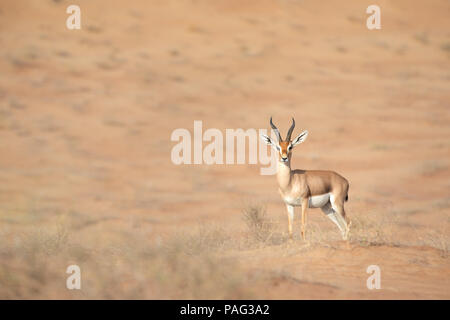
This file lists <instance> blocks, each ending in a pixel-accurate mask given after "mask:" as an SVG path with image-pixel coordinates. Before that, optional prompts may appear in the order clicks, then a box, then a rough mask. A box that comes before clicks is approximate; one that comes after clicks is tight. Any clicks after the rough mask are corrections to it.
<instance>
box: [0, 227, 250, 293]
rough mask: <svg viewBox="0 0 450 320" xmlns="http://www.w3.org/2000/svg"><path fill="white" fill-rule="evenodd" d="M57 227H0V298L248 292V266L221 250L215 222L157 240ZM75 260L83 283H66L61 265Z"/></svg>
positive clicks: (223, 239) (223, 238) (223, 244)
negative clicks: (79, 238) (96, 238)
mask: <svg viewBox="0 0 450 320" xmlns="http://www.w3.org/2000/svg"><path fill="white" fill-rule="evenodd" d="M67 230H68V229H67V228H62V227H48V228H41V229H39V231H36V232H35V231H31V232H29V233H27V232H23V233H22V234H21V235H20V237H15V236H13V235H12V234H11V233H9V232H0V243H1V246H0V298H4V299H14V298H40V299H43V298H47V299H52V298H60V299H86V298H87V299H118V298H120V299H143V298H144V299H148V298H149V299H231V298H249V297H251V296H252V292H251V286H246V285H245V283H246V281H247V277H246V274H245V273H244V272H243V271H242V269H241V268H240V266H239V263H238V261H237V260H236V259H233V258H229V257H228V258H227V257H225V256H224V255H222V250H224V249H226V248H228V246H229V245H231V242H230V237H229V236H228V235H227V234H226V233H225V232H224V231H223V230H222V229H219V228H215V227H208V226H207V225H206V226H201V227H199V228H197V229H196V230H194V231H192V232H190V233H189V234H175V235H169V236H168V237H166V238H165V240H164V241H163V242H162V243H160V244H155V243H152V242H151V241H150V239H148V238H147V237H146V236H145V234H142V233H139V232H124V233H123V234H120V235H115V236H114V237H113V238H111V239H108V240H107V241H105V239H102V240H103V242H102V243H103V244H101V245H100V244H98V243H96V242H92V241H90V242H89V245H88V246H87V245H86V243H84V245H82V244H81V243H76V242H74V241H73V240H71V237H69V235H70V231H67ZM71 264H76V265H79V266H80V268H81V274H82V289H81V290H68V289H66V288H65V283H66V279H67V277H68V275H67V274H66V269H67V267H68V266H69V265H71Z"/></svg>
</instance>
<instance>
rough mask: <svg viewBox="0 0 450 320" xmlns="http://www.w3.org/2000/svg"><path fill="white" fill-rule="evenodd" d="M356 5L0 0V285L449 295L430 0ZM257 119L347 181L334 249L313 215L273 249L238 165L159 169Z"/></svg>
mask: <svg viewBox="0 0 450 320" xmlns="http://www.w3.org/2000/svg"><path fill="white" fill-rule="evenodd" d="M377 3H378V4H379V5H380V7H381V10H382V12H381V23H382V29H381V30H377V31H369V30H368V29H367V28H366V26H365V19H366V17H367V16H368V15H367V14H366V13H365V9H366V4H364V3H361V1H357V0H354V1H294V0H290V1H287V0H283V1H266V0H259V1H256V0H255V1H253V0H252V1H237V0H215V1H197V0H190V1H188V0H176V1H175V0H164V1H162V0H161V1H154V0H152V1H148V0H146V1H144V0H132V1H100V0H96V1H91V0H90V1H87V0H80V1H78V4H79V5H80V7H81V11H82V29H81V30H73V31H69V30H67V29H66V27H65V20H66V18H67V17H68V15H67V14H66V13H65V10H66V7H67V6H68V5H69V4H72V2H71V1H56V0H55V1H50V0H27V1H22V0H21V1H9V0H4V1H1V2H0V56H1V59H0V155H1V156H0V181H1V184H0V238H1V239H0V243H1V245H0V255H1V256H0V297H1V298H39V299H41V298H64V299H92V298H132V299H141V298H153V299H155V298H156V299H158V298H223V297H226V298H270V299H277V298H286V299H308V298H312V299H320V298H325V299H344V298H356V299H381V298H386V299H398V298H407V299H416V298H421V299H429V298H438V299H449V298H450V263H449V255H448V250H449V243H450V240H449V238H450V224H449V217H450V216H449V214H450V196H449V193H450V184H449V177H450V167H449V156H450V152H449V148H450V139H449V138H450V126H449V124H450V112H449V108H450V90H449V89H450V20H449V19H448V15H449V13H450V12H449V11H450V3H449V2H448V1H446V0H441V1H438V0H433V1H426V2H423V1H406V0H405V1H395V2H393V1H377ZM272 115H273V116H274V119H275V122H276V123H277V125H278V126H279V128H280V129H281V131H282V133H283V134H285V132H286V130H287V128H288V126H289V121H290V118H291V117H292V116H293V117H295V119H296V121H297V127H296V130H295V133H298V132H300V130H301V129H308V130H309V132H310V135H309V137H308V139H307V141H306V142H305V143H303V144H302V145H301V146H299V147H298V148H297V149H296V150H294V155H293V167H294V168H302V169H330V170H335V171H337V172H339V173H340V174H341V175H343V176H345V177H346V178H347V179H348V180H349V181H350V192H349V198H350V199H349V202H348V203H347V205H346V210H347V214H348V216H349V217H350V219H352V221H354V223H353V226H354V232H353V233H352V234H351V240H350V242H349V243H344V242H342V241H341V240H340V239H339V234H338V232H337V230H336V229H335V227H334V226H333V225H331V223H330V222H329V220H328V219H327V218H326V217H324V216H323V214H322V212H321V211H320V210H318V209H316V210H311V211H310V212H309V221H310V223H309V225H308V227H309V228H310V229H309V230H310V231H309V233H308V242H306V243H305V242H303V241H302V240H301V239H300V236H299V230H300V228H299V225H298V224H296V226H295V232H296V236H295V239H294V241H293V242H288V241H287V237H286V229H287V219H286V212H285V207H284V205H283V204H282V202H281V199H280V197H279V195H278V192H277V184H276V179H275V176H263V175H260V172H259V170H260V165H250V164H249V165H210V166H209V165H205V164H203V165H180V166H177V165H174V164H173V163H172V161H171V158H170V154H171V150H172V147H173V146H174V145H175V143H174V142H172V141H170V136H171V133H172V132H173V130H175V129H177V128H186V129H188V130H190V131H191V132H192V130H193V123H194V120H202V121H203V127H204V129H206V128H218V129H220V130H222V131H223V132H225V129H226V128H244V129H248V128H268V127H269V124H268V119H269V117H270V116H272ZM295 133H294V134H295ZM249 203H250V204H249ZM255 204H257V205H256V206H257V207H258V206H262V207H265V208H266V216H265V219H266V220H267V221H269V222H270V223H269V222H268V223H267V224H264V226H265V227H263V228H262V229H264V230H262V231H261V230H256V231H255V229H254V228H253V229H252V227H250V228H248V227H247V225H246V223H245V220H244V219H243V213H242V212H243V210H245V209H246V208H247V209H248V208H249V207H252V206H253V207H254V206H255ZM258 210H259V211H258V212H259V213H260V214H261V212H263V211H264V210H262V209H258ZM199 230H200V231H199ZM205 230H206V231H205ZM261 232H262V233H263V236H261V234H260V233H261ZM268 234H269V235H268ZM69 264H77V265H80V267H81V270H82V275H83V278H82V279H83V280H82V281H83V282H82V283H83V285H82V290H80V291H76V290H72V291H69V290H67V289H66V288H65V281H66V278H67V276H68V275H67V274H66V273H65V271H66V270H65V268H66V267H67V266H68V265H69ZM369 265H378V266H379V267H380V269H381V286H382V288H381V289H380V290H368V289H367V287H366V280H367V278H368V277H369V274H367V273H366V269H367V267H368V266H369Z"/></svg>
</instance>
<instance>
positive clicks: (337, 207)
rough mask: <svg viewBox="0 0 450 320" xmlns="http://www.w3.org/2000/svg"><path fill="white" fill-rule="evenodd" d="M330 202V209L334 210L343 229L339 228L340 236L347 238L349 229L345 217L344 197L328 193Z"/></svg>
mask: <svg viewBox="0 0 450 320" xmlns="http://www.w3.org/2000/svg"><path fill="white" fill-rule="evenodd" d="M330 202H331V207H332V209H333V210H334V211H335V212H336V219H337V221H338V223H339V224H340V225H341V227H342V229H343V231H342V230H341V232H342V238H343V239H344V240H347V238H348V233H349V232H350V229H349V226H348V225H347V221H346V219H345V210H344V199H337V198H336V197H334V196H333V195H330Z"/></svg>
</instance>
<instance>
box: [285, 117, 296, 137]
mask: <svg viewBox="0 0 450 320" xmlns="http://www.w3.org/2000/svg"><path fill="white" fill-rule="evenodd" d="M294 127H295V120H294V118H292V125H291V127H290V128H289V131H288V133H287V136H286V141H291V135H292V131H294Z"/></svg>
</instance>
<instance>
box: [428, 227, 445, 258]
mask: <svg viewBox="0 0 450 320" xmlns="http://www.w3.org/2000/svg"><path fill="white" fill-rule="evenodd" d="M423 244H424V245H427V246H430V247H433V248H436V249H438V250H439V251H440V253H441V256H442V257H444V258H447V257H448V256H449V250H450V227H449V224H448V223H447V224H445V225H444V226H442V227H441V228H440V229H439V230H431V231H428V233H427V234H426V236H425V238H424V239H423Z"/></svg>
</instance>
